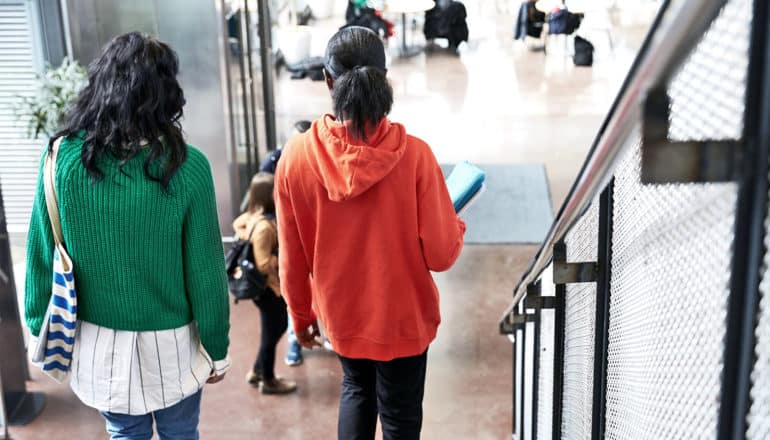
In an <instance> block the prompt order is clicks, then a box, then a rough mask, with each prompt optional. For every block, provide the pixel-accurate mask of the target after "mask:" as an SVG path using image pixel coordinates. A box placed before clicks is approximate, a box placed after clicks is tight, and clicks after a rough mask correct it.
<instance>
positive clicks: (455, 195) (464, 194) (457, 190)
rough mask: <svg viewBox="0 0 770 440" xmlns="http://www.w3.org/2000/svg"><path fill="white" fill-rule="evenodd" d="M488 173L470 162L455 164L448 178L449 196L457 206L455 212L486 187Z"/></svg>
mask: <svg viewBox="0 0 770 440" xmlns="http://www.w3.org/2000/svg"><path fill="white" fill-rule="evenodd" d="M485 178H486V174H484V172H483V171H481V170H480V169H479V168H478V167H476V166H474V165H471V164H470V163H469V162H460V163H458V164H457V165H455V167H454V169H453V170H452V173H451V174H449V177H448V178H447V179H446V186H447V188H448V189H449V196H450V197H451V198H452V203H453V204H454V206H455V212H457V213H459V212H460V211H462V209H463V208H464V207H465V206H466V205H467V204H468V202H470V201H471V200H473V198H474V197H475V196H476V195H477V194H479V191H481V189H482V188H483V187H484V179H485Z"/></svg>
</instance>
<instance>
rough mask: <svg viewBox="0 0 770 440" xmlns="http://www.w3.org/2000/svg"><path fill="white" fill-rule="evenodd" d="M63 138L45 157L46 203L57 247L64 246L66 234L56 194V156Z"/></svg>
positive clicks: (57, 141)
mask: <svg viewBox="0 0 770 440" xmlns="http://www.w3.org/2000/svg"><path fill="white" fill-rule="evenodd" d="M61 141H62V138H61V137H60V138H58V139H56V140H55V141H54V143H53V148H52V150H51V151H50V152H49V153H48V155H47V156H46V158H45V166H44V168H43V173H44V176H43V185H44V187H45V205H46V208H48V218H49V219H50V220H51V231H52V232H53V239H54V241H55V242H56V247H57V248H60V249H61V248H63V245H62V243H64V236H63V235H62V230H61V217H60V216H59V200H58V197H57V194H56V158H57V157H58V155H59V146H60V145H61Z"/></svg>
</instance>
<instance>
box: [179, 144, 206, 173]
mask: <svg viewBox="0 0 770 440" xmlns="http://www.w3.org/2000/svg"><path fill="white" fill-rule="evenodd" d="M185 146H186V147H187V158H186V159H185V161H184V163H183V164H182V167H181V168H180V172H181V173H182V174H183V175H194V176H200V175H209V174H211V163H210V162H209V159H208V157H207V156H206V155H205V154H204V153H203V152H202V151H201V150H199V149H198V148H196V147H194V146H192V145H190V144H187V145H185Z"/></svg>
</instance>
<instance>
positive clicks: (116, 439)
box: [100, 390, 203, 440]
mask: <svg viewBox="0 0 770 440" xmlns="http://www.w3.org/2000/svg"><path fill="white" fill-rule="evenodd" d="M202 393H203V390H200V391H198V392H197V393H195V394H193V395H192V396H190V397H188V398H186V399H184V400H182V401H181V402H179V403H177V404H176V405H174V406H171V407H168V408H165V409H161V410H158V411H155V412H153V413H150V414H145V415H142V416H130V415H128V414H116V413H111V412H106V411H101V412H100V414H101V415H102V417H104V419H105V420H106V421H107V432H108V433H109V434H110V438H111V439H112V440H150V439H151V438H152V419H153V417H155V425H156V427H157V429H158V438H160V440H198V416H200V412H201V394H202Z"/></svg>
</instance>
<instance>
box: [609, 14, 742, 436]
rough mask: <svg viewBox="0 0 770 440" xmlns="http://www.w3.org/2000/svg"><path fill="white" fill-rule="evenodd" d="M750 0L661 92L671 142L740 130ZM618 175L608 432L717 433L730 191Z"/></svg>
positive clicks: (726, 17)
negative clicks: (665, 93) (645, 182)
mask: <svg viewBox="0 0 770 440" xmlns="http://www.w3.org/2000/svg"><path fill="white" fill-rule="evenodd" d="M751 6H752V5H751V2H750V1H749V0H731V1H729V2H728V4H727V5H726V6H725V8H724V9H723V11H722V12H721V14H720V16H719V18H717V19H716V20H715V21H714V23H712V25H711V27H710V30H709V31H708V32H707V34H706V35H704V37H703V38H702V40H701V41H700V43H699V44H698V45H697V47H696V49H695V50H694V51H693V53H692V54H691V55H690V56H689V57H688V58H687V60H686V61H685V63H684V65H683V67H682V68H681V69H680V70H679V72H678V73H677V74H676V75H675V76H674V78H673V80H672V83H671V85H670V87H669V95H670V96H671V99H672V105H671V128H670V132H669V137H670V138H672V139H676V140H702V139H737V138H739V137H740V136H741V133H742V130H743V118H742V117H743V109H744V98H745V89H746V72H747V70H748V52H747V48H748V41H749V32H750V29H751V26H750V24H751V10H752V7H751ZM628 142H629V146H630V147H631V148H629V149H628V153H627V155H626V157H625V159H624V161H623V163H622V165H621V166H620V167H619V168H618V169H617V170H616V174H615V190H614V210H613V256H612V270H611V286H610V309H609V317H610V326H609V347H608V372H607V419H606V423H607V424H606V437H607V438H610V439H629V438H633V439H661V438H688V439H689V438H697V439H707V438H714V437H715V436H716V428H717V419H718V413H719V395H720V385H721V373H722V367H723V359H722V357H723V351H724V342H723V340H724V336H725V331H726V322H725V321H726V313H727V298H728V295H729V281H730V264H731V259H732V245H733V237H734V234H733V228H734V217H735V204H736V193H737V187H736V185H735V184H732V183H725V184H679V185H673V184H672V185H649V186H642V185H641V184H640V180H639V172H640V149H639V143H640V135H639V132H638V130H637V131H636V132H635V134H633V135H632V136H631V137H630V138H629V139H628Z"/></svg>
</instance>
